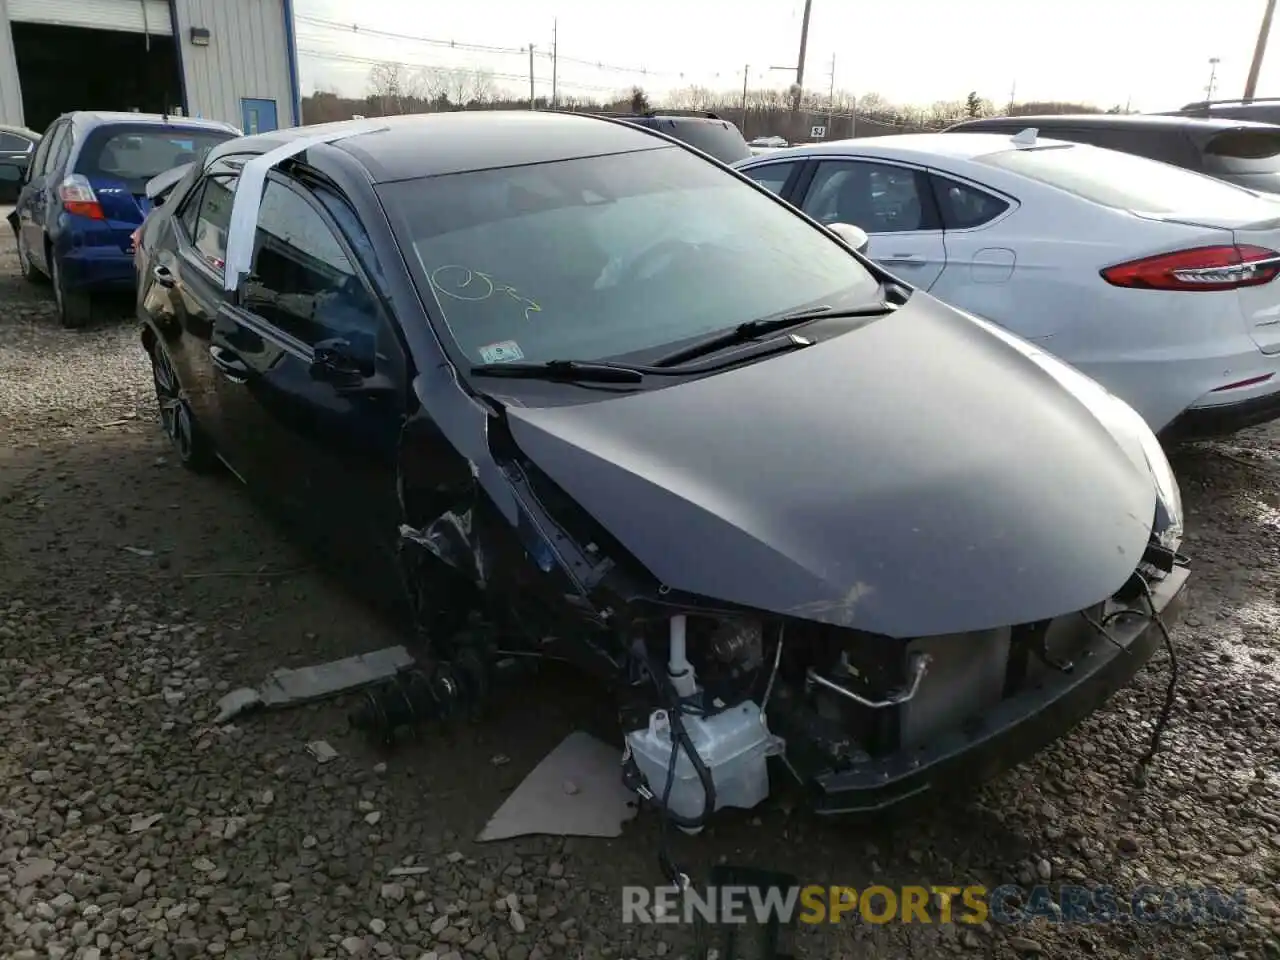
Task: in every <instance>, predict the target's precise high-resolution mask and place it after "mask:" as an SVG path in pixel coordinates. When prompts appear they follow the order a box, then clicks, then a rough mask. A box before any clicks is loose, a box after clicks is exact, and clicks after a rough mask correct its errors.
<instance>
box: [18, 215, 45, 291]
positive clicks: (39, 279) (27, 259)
mask: <svg viewBox="0 0 1280 960" xmlns="http://www.w3.org/2000/svg"><path fill="white" fill-rule="evenodd" d="M13 242H14V243H15V244H17V247H18V269H19V270H20V271H21V272H22V279H23V280H25V281H27V283H40V284H42V283H45V282H46V278H45V275H44V274H43V273H41V272H40V271H39V270H37V269H36V268H35V267H34V266H32V264H31V251H30V250H29V249H28V248H27V244H26V242H25V241H24V240H23V239H22V231H21V230H18V229H17V228H14V231H13Z"/></svg>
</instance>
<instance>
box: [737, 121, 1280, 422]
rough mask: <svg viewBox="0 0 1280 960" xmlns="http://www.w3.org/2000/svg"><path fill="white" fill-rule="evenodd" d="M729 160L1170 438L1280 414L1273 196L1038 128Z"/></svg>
mask: <svg viewBox="0 0 1280 960" xmlns="http://www.w3.org/2000/svg"><path fill="white" fill-rule="evenodd" d="M737 167H738V169H739V170H741V171H742V172H743V173H744V174H746V175H747V176H749V177H751V178H752V179H754V180H756V181H757V182H759V183H760V184H761V185H762V186H765V187H767V188H769V189H771V190H773V191H774V192H775V193H778V194H779V195H781V196H782V197H783V198H784V199H787V200H788V201H790V202H791V203H793V204H795V205H796V206H798V207H800V208H801V209H802V210H804V212H806V213H807V214H809V215H810V216H811V217H814V219H817V220H819V221H822V222H826V223H838V222H847V223H853V224H855V225H856V226H859V227H861V228H862V229H863V230H865V231H866V232H867V234H868V235H869V237H870V246H869V249H868V255H869V256H870V257H871V258H872V259H874V260H877V261H879V262H880V263H882V264H883V265H885V266H886V267H887V268H888V269H889V270H891V271H893V272H895V273H896V274H897V275H898V276H899V277H901V278H902V279H903V280H905V281H907V282H908V283H911V284H913V285H914V286H917V287H919V288H921V289H924V290H928V291H929V292H930V293H931V294H933V295H934V296H936V297H939V298H940V299H942V300H945V301H946V302H948V303H950V304H952V305H954V306H957V307H960V308H961V309H964V310H967V311H969V312H971V313H975V314H978V315H979V316H982V317H985V318H987V319H989V320H992V321H994V322H996V323H998V324H1000V325H1001V326H1003V327H1005V328H1006V329H1008V330H1010V331H1012V332H1014V333H1016V334H1018V335H1020V336H1022V337H1024V338H1026V339H1028V340H1031V341H1033V342H1035V343H1036V344H1038V345H1040V346H1042V347H1043V348H1044V349H1045V350H1046V351H1048V352H1050V353H1053V354H1055V355H1057V356H1058V357H1061V358H1062V359H1064V360H1067V361H1068V362H1070V363H1072V364H1073V365H1075V366H1077V367H1078V368H1080V369H1081V370H1082V371H1084V372H1085V373H1087V374H1089V375H1090V376H1091V377H1093V378H1094V379H1096V380H1098V381H1099V382H1100V383H1102V384H1103V385H1104V386H1106V387H1107V388H1108V389H1109V390H1111V391H1112V392H1113V393H1115V394H1117V395H1118V396H1120V397H1121V398H1122V399H1124V400H1126V401H1127V402H1128V403H1129V404H1130V405H1131V406H1133V407H1134V408H1135V409H1136V410H1137V411H1138V412H1139V413H1141V414H1142V416H1143V417H1144V418H1145V419H1146V420H1147V422H1148V424H1149V425H1150V426H1151V428H1152V429H1153V430H1155V431H1157V432H1159V433H1161V434H1162V435H1163V436H1164V437H1166V438H1168V439H1195V438H1202V437H1208V436H1214V435H1221V434H1226V433H1231V432H1234V431H1236V430H1239V429H1242V428H1244V427H1247V426H1252V425H1255V424H1258V423H1263V422H1266V421H1269V420H1272V419H1275V418H1277V417H1280V283H1274V282H1273V281H1274V280H1275V279H1276V277H1277V276H1278V275H1280V200H1278V199H1268V198H1267V197H1266V196H1264V195H1261V194H1257V193H1253V192H1251V191H1249V190H1245V189H1242V188H1239V187H1235V186H1232V185H1230V184H1227V183H1224V182H1222V181H1219V180H1215V179H1211V178H1209V177H1205V176H1202V175H1200V174H1196V173H1191V172H1189V171H1186V170H1183V169H1180V168H1178V167H1173V166H1170V165H1168V164H1163V163H1158V162H1156V161H1153V160H1147V159H1144V158H1142V157H1137V156H1133V155H1130V154H1124V153H1118V152H1116V151H1112V150H1104V149H1101V148H1098V147H1091V146H1085V145H1082V144H1069V143H1064V142H1061V141H1053V140H1045V139H1040V138H1037V137H1035V135H1034V134H1033V133H1030V134H1020V135H1018V136H1016V137H1013V138H1010V137H1006V136H1003V135H999V134H982V133H975V134H959V133H952V134H945V135H944V134H912V135H904V136H890V137H876V138H869V139H865V140H850V141H844V142H841V143H831V144H824V145H821V146H818V147H810V148H805V149H791V150H783V151H778V152H776V153H771V154H768V155H767V156H759V157H755V158H752V159H751V160H746V161H743V162H742V163H740V164H738V165H737ZM921 349H928V344H921Z"/></svg>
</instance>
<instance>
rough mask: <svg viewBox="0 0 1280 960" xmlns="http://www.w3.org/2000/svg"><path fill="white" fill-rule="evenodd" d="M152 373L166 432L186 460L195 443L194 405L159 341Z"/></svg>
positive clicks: (161, 419) (153, 352)
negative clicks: (192, 407)
mask: <svg viewBox="0 0 1280 960" xmlns="http://www.w3.org/2000/svg"><path fill="white" fill-rule="evenodd" d="M151 374H152V377H153V378H154V380H155V384H156V402H157V403H158V404H159V406H160V424H161V426H162V428H163V429H164V433H165V436H166V437H168V438H169V442H170V443H172V444H173V446H174V448H175V449H176V450H177V451H178V455H179V456H180V457H182V459H183V460H184V461H185V460H190V459H191V454H192V449H193V445H194V444H193V437H194V430H193V429H192V419H191V408H190V407H188V406H187V401H186V398H185V397H183V395H182V385H181V384H180V383H179V382H178V375H177V373H176V372H175V371H174V369H173V364H172V363H171V362H170V361H169V355H168V354H167V353H165V351H164V348H163V347H161V346H160V345H159V344H157V345H156V346H155V347H153V348H152V350H151Z"/></svg>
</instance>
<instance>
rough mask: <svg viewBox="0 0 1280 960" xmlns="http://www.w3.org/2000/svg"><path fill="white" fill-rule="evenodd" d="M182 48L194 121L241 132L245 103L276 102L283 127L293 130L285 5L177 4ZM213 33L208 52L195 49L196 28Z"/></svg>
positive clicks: (234, 0) (269, 0) (181, 0)
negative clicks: (212, 122) (224, 125)
mask: <svg viewBox="0 0 1280 960" xmlns="http://www.w3.org/2000/svg"><path fill="white" fill-rule="evenodd" d="M177 11H178V23H177V24H176V27H177V29H176V31H175V33H176V34H177V37H178V42H179V43H181V44H182V65H183V70H184V72H185V74H186V81H187V99H188V101H189V102H188V104H187V107H188V109H189V110H190V112H191V115H192V116H202V117H204V118H205V119H208V120H223V121H226V122H227V123H233V124H235V125H236V126H237V127H239V126H241V124H242V123H243V122H244V118H243V117H242V116H241V113H240V100H241V98H242V97H254V98H262V99H265V100H274V101H275V102H276V116H277V120H278V122H279V124H280V126H282V127H287V126H290V125H291V118H292V116H293V107H292V103H293V92H292V88H291V86H290V83H289V47H288V38H287V37H286V36H285V29H284V11H283V8H282V0H177ZM192 27H203V28H204V29H206V30H208V31H209V45H208V46H207V47H197V46H193V45H192V43H191V28H192Z"/></svg>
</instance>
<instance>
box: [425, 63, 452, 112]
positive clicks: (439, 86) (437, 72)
mask: <svg viewBox="0 0 1280 960" xmlns="http://www.w3.org/2000/svg"><path fill="white" fill-rule="evenodd" d="M417 80H418V85H419V88H420V89H421V91H422V99H423V100H425V101H427V106H428V107H431V108H438V107H440V106H444V105H447V101H448V99H449V85H450V84H449V71H448V70H445V69H443V68H441V67H423V68H422V69H421V70H419V71H418V75H417Z"/></svg>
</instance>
